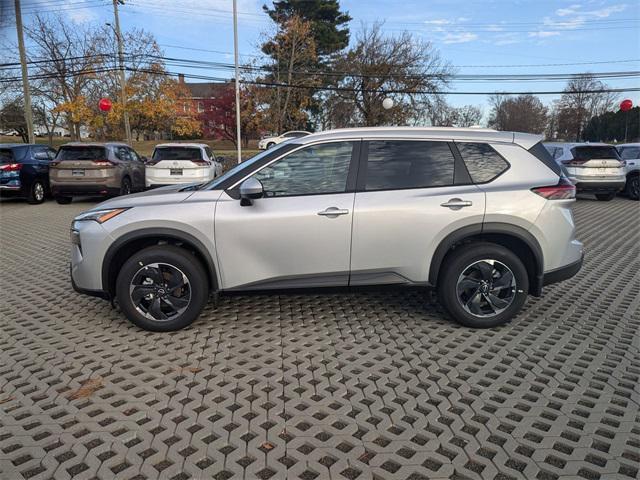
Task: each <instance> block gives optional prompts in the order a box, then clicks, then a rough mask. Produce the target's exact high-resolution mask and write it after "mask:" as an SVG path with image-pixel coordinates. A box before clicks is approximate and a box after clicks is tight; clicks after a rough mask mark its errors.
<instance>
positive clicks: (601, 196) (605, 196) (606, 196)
mask: <svg viewBox="0 0 640 480" xmlns="http://www.w3.org/2000/svg"><path fill="white" fill-rule="evenodd" d="M596 198H597V199H598V200H599V201H601V202H610V201H611V200H613V199H614V198H616V192H611V193H596Z"/></svg>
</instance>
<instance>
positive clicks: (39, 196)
mask: <svg viewBox="0 0 640 480" xmlns="http://www.w3.org/2000/svg"><path fill="white" fill-rule="evenodd" d="M46 193H47V190H46V188H45V185H44V182H43V181H42V180H34V181H33V183H32V184H31V188H30V189H29V195H28V196H27V201H28V202H29V203H30V204H31V205H38V204H40V203H43V202H44V199H45V196H46Z"/></svg>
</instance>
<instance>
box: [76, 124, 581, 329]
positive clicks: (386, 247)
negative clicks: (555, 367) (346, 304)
mask: <svg viewBox="0 0 640 480" xmlns="http://www.w3.org/2000/svg"><path fill="white" fill-rule="evenodd" d="M540 140H541V139H540V137H538V136H536V135H529V134H522V133H512V132H496V131H493V130H480V129H452V128H363V129H346V130H335V131H329V132H324V133H317V134H313V135H309V136H306V137H302V138H297V139H293V140H290V141H288V142H285V143H283V144H281V145H278V146H277V147H274V148H272V149H269V150H266V151H264V152H262V153H260V154H258V155H256V156H255V157H253V158H251V159H250V160H247V161H245V162H244V163H241V164H240V165H237V166H236V167H234V168H233V169H231V170H229V171H228V172H227V173H225V174H224V175H222V176H221V177H218V178H217V179H215V180H213V181H212V182H209V183H206V184H201V185H190V186H171V187H163V188H160V189H157V190H153V191H149V192H145V193H141V194H136V195H129V196H126V197H120V198H116V199H113V200H110V201H108V202H105V203H102V204H100V205H98V206H96V207H95V208H93V209H92V210H90V211H88V212H85V213H83V214H81V215H79V216H78V217H77V218H76V219H75V220H74V222H73V226H72V230H71V241H72V249H71V259H72V261H71V277H72V283H73V285H74V288H75V289H76V290H78V291H80V292H82V293H87V294H91V295H97V296H100V297H104V298H111V299H115V300H116V301H117V303H118V304H119V306H120V308H121V309H122V311H123V312H124V314H125V315H126V316H127V317H128V318H129V319H130V320H131V321H132V322H133V323H135V324H136V325H138V326H140V327H142V328H145V329H148V330H156V331H167V330H175V329H179V328H182V327H185V326H187V325H189V324H190V323H191V322H193V321H194V320H195V319H196V318H197V317H198V315H199V314H200V312H201V311H202V309H203V307H204V305H205V303H206V302H207V299H208V297H209V296H210V294H214V295H217V294H218V293H220V292H230V291H247V290H264V289H289V288H297V287H326V286H332V287H335V286H344V287H346V286H355V285H383V284H384V285H406V286H424V287H426V286H432V287H435V288H436V289H437V292H438V295H439V298H440V301H441V303H442V305H443V306H444V307H445V308H446V310H447V311H448V312H449V314H450V315H451V316H452V317H453V318H454V319H455V320H457V321H458V322H460V323H462V324H463V325H467V326H471V327H492V326H496V325H500V324H503V323H505V322H506V321H508V320H509V319H511V318H512V317H513V316H514V315H515V314H516V313H517V312H518V311H519V310H520V309H521V308H522V306H523V304H524V303H525V300H526V298H527V295H529V294H531V295H534V296H540V295H541V293H542V287H543V286H544V285H547V284H550V283H554V282H558V281H561V280H564V279H566V278H569V277H571V276H573V275H574V274H575V273H576V272H578V270H579V269H580V267H581V265H582V256H583V249H582V244H581V243H580V242H579V241H577V240H576V239H575V237H574V235H575V228H574V223H573V217H572V213H571V205H572V203H573V202H574V198H575V187H574V186H573V185H572V184H571V183H570V182H569V181H568V180H567V179H566V178H565V177H564V176H563V175H562V173H561V171H560V168H559V166H558V165H557V164H556V163H555V162H554V161H553V159H552V158H551V156H550V155H549V154H548V152H547V151H546V150H545V148H544V146H543V145H542V143H540Z"/></svg>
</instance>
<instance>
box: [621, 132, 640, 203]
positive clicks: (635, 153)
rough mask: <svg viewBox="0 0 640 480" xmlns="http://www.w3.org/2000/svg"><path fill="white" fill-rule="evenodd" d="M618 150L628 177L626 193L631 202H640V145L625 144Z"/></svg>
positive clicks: (625, 187)
mask: <svg viewBox="0 0 640 480" xmlns="http://www.w3.org/2000/svg"><path fill="white" fill-rule="evenodd" d="M616 148H617V149H618V153H619V154H620V158H622V163H623V164H624V173H625V175H626V183H625V186H624V193H625V194H626V195H627V196H628V197H629V198H630V199H631V200H640V143H623V144H621V145H618V146H616Z"/></svg>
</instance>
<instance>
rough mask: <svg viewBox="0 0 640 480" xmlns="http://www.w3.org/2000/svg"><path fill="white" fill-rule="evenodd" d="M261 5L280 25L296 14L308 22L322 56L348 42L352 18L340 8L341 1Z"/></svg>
mask: <svg viewBox="0 0 640 480" xmlns="http://www.w3.org/2000/svg"><path fill="white" fill-rule="evenodd" d="M262 8H263V9H264V11H265V12H266V13H267V14H268V15H269V16H270V17H271V19H272V20H273V21H274V22H276V23H277V24H278V25H280V27H281V28H282V27H283V26H284V25H286V24H287V22H288V21H289V20H290V19H291V18H292V17H294V16H297V17H300V18H301V19H302V20H304V21H307V22H309V23H310V24H311V32H312V35H313V39H314V40H315V45H316V50H317V54H318V56H319V57H323V56H326V55H330V54H332V53H335V52H338V51H340V50H342V49H343V48H345V47H346V46H347V45H348V44H349V27H348V26H346V25H345V24H347V23H348V22H349V21H350V20H351V17H350V16H349V14H348V13H346V12H342V11H340V4H339V2H338V0H276V1H274V2H273V8H269V7H268V6H266V5H264V6H263V7H262ZM265 53H267V54H269V52H265Z"/></svg>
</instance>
